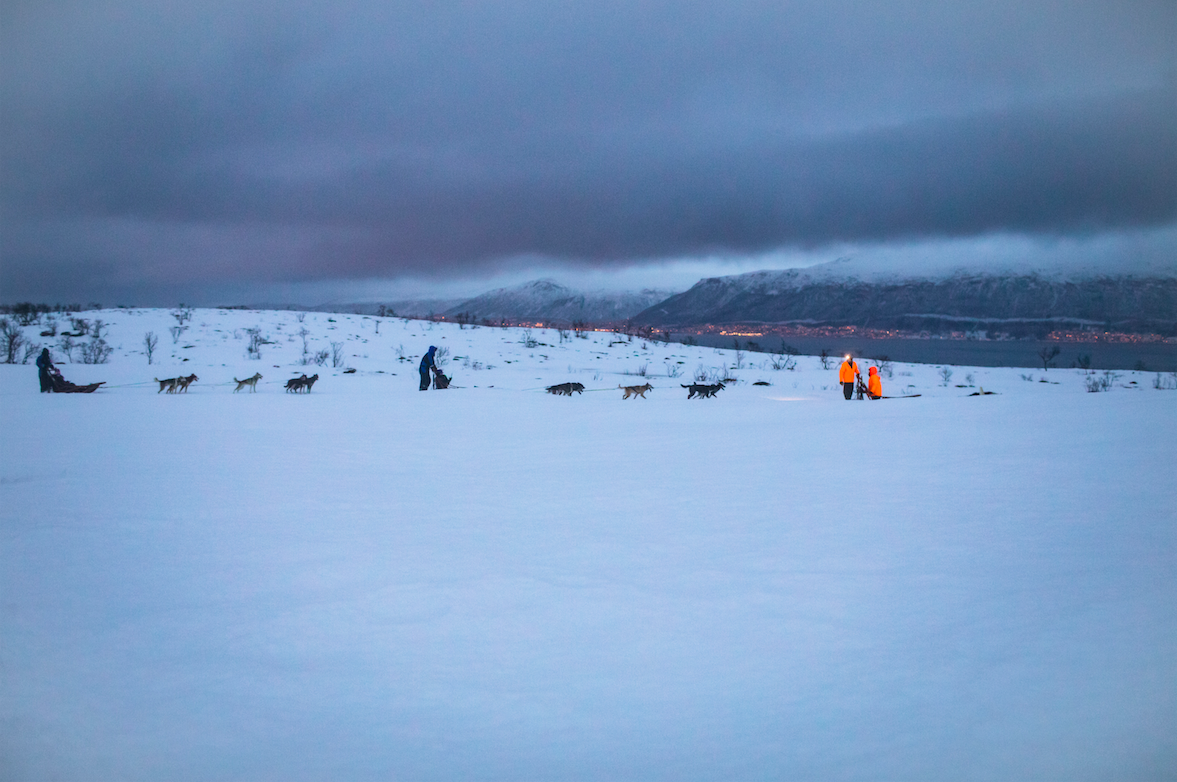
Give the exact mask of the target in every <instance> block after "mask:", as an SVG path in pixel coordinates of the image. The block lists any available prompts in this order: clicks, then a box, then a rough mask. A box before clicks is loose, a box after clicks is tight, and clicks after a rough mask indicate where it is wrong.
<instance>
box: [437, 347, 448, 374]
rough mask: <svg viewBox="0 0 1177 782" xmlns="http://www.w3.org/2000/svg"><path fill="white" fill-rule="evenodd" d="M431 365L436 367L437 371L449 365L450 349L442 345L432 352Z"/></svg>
mask: <svg viewBox="0 0 1177 782" xmlns="http://www.w3.org/2000/svg"><path fill="white" fill-rule="evenodd" d="M433 363H434V364H436V365H437V368H438V369H441V368H442V367H444V366H445V365H446V364H448V363H450V349H449V348H447V347H446V346H445V345H442V346H441V347H439V348H438V349H437V350H436V351H434V353H433Z"/></svg>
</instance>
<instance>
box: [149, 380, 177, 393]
mask: <svg viewBox="0 0 1177 782" xmlns="http://www.w3.org/2000/svg"><path fill="white" fill-rule="evenodd" d="M152 380H154V381H155V382H156V383H159V391H156V392H155V393H157V394H158V393H159V392H160V391H167V392H168V393H169V394H170V393H172V392H173V391H175V390H176V381H177V380H179V378H177V377H169V378H167V379H166V380H160V379H159V378H158V377H153V378H152Z"/></svg>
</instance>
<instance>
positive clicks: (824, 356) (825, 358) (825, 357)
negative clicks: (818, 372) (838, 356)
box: [818, 348, 830, 369]
mask: <svg viewBox="0 0 1177 782" xmlns="http://www.w3.org/2000/svg"><path fill="white" fill-rule="evenodd" d="M818 358H820V359H821V368H822V369H829V368H830V351H829V350H828V349H827V348H822V349H821V355H820V356H819V357H818Z"/></svg>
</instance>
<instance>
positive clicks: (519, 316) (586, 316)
mask: <svg viewBox="0 0 1177 782" xmlns="http://www.w3.org/2000/svg"><path fill="white" fill-rule="evenodd" d="M670 295H671V292H670V291H664V290H653V289H645V290H641V291H637V292H622V293H609V292H589V293H586V292H582V291H577V290H573V289H571V288H568V287H566V286H564V285H561V284H560V283H558V282H556V281H554V280H549V279H542V280H533V281H532V282H528V283H525V284H523V285H519V286H515V287H511V288H498V289H496V290H493V291H490V292H488V293H484V294H482V295H481V296H475V297H474V298H472V299H468V300H466V301H463V302H461V303H460V304H457V305H454V306H452V307H450V308H449V309H448V310H446V311H445V312H444V314H445V315H447V316H451V317H457V316H460V315H470V316H471V317H473V318H475V319H477V320H484V319H485V320H501V319H507V320H524V321H525V320H536V321H543V322H556V321H564V322H569V323H571V322H575V321H584V322H586V323H616V322H620V321H624V320H627V319H629V318H630V317H632V316H634V315H636V314H637V313H639V312H641V311H643V310H645V309H648V308H649V307H651V306H652V305H654V304H657V303H658V302H660V301H663V300H665V299H666V298H667V297H668V296H670Z"/></svg>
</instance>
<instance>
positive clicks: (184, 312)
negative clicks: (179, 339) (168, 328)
mask: <svg viewBox="0 0 1177 782" xmlns="http://www.w3.org/2000/svg"><path fill="white" fill-rule="evenodd" d="M172 317H173V318H175V319H176V324H177V325H179V326H183V325H184V324H185V323H187V322H188V321H190V320H192V308H191V307H185V306H184V305H183V304H181V305H180V306H179V307H176V309H174V310H172Z"/></svg>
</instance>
